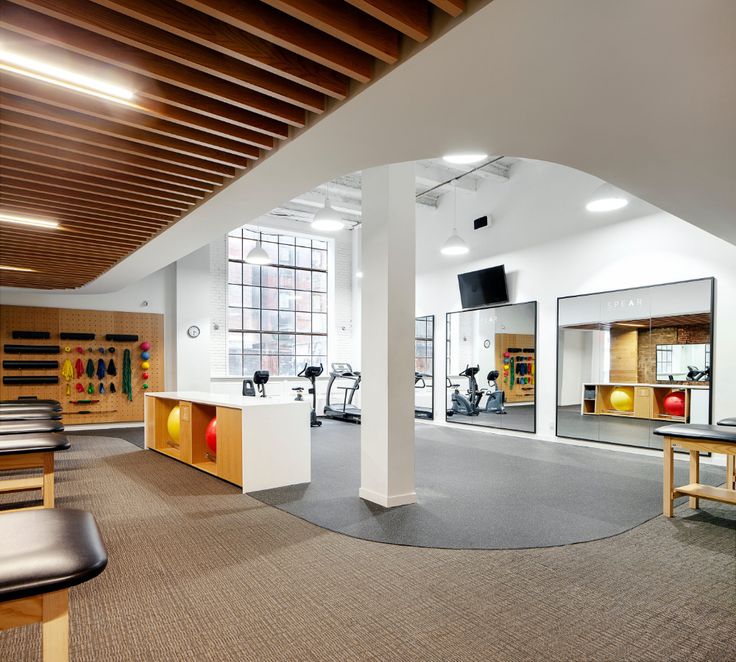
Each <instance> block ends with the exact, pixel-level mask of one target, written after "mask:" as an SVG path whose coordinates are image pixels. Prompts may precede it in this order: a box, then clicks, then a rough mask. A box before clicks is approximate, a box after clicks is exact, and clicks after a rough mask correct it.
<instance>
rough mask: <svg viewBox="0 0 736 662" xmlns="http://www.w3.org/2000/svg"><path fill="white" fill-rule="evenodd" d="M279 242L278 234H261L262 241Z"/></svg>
mask: <svg viewBox="0 0 736 662" xmlns="http://www.w3.org/2000/svg"><path fill="white" fill-rule="evenodd" d="M278 240H279V236H278V235H277V234H266V233H265V232H263V233H262V234H261V241H272V242H274V243H276V242H278Z"/></svg>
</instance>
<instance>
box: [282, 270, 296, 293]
mask: <svg viewBox="0 0 736 662" xmlns="http://www.w3.org/2000/svg"><path fill="white" fill-rule="evenodd" d="M279 287H281V288H284V289H286V290H293V289H294V270H293V269H279Z"/></svg>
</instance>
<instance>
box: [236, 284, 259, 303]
mask: <svg viewBox="0 0 736 662" xmlns="http://www.w3.org/2000/svg"><path fill="white" fill-rule="evenodd" d="M231 305H232V304H231ZM243 305H244V306H245V307H246V308H260V307H261V290H260V288H258V287H244V288H243Z"/></svg>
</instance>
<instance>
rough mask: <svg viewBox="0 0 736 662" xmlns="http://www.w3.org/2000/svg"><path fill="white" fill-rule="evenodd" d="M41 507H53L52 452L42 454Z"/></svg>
mask: <svg viewBox="0 0 736 662" xmlns="http://www.w3.org/2000/svg"><path fill="white" fill-rule="evenodd" d="M41 496H42V497H43V507H44V508H53V507H54V454H53V453H44V454H43V487H42V488H41Z"/></svg>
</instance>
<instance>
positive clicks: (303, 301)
mask: <svg viewBox="0 0 736 662" xmlns="http://www.w3.org/2000/svg"><path fill="white" fill-rule="evenodd" d="M297 280H298V273H297ZM294 303H295V304H296V306H295V308H296V309H297V310H301V311H305V312H309V311H310V310H312V295H311V294H310V293H309V292H300V291H296V292H294Z"/></svg>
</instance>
